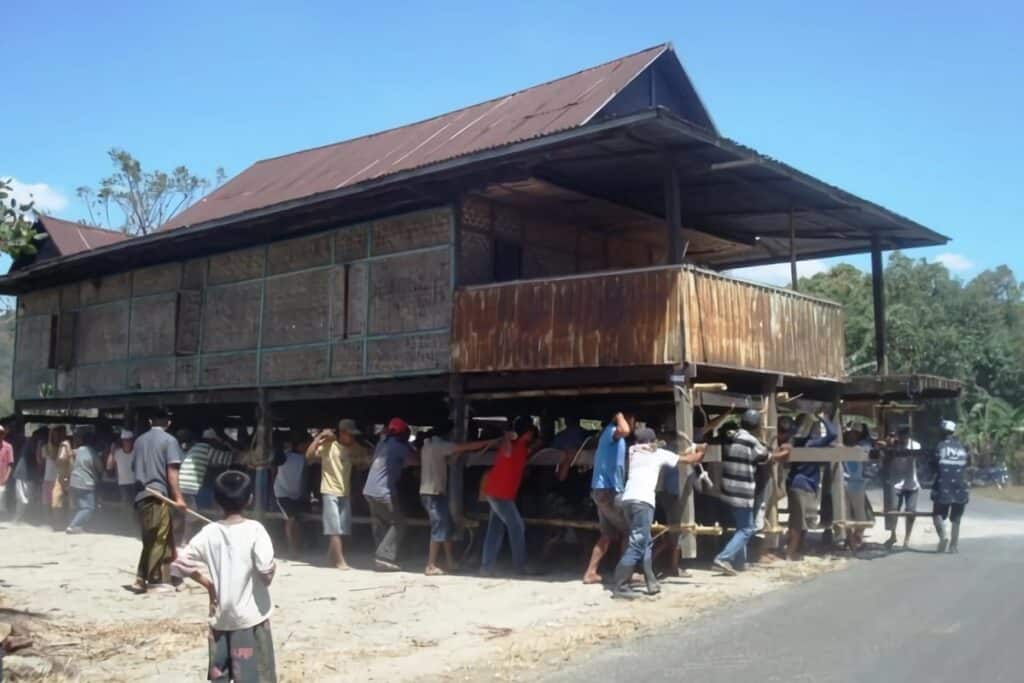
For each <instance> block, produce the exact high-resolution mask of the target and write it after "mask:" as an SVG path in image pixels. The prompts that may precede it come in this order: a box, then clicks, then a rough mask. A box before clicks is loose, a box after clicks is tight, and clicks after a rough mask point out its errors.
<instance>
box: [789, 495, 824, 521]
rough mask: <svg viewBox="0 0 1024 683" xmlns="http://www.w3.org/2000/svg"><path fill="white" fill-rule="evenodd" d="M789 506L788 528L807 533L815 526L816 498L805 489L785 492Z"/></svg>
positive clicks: (816, 518)
mask: <svg viewBox="0 0 1024 683" xmlns="http://www.w3.org/2000/svg"><path fill="white" fill-rule="evenodd" d="M786 500H787V503H788V505H789V528H790V529H797V530H799V531H809V530H810V529H813V528H814V527H815V526H817V522H818V496H817V495H815V494H814V492H813V491H807V490H805V489H789V490H788V491H787V492H786Z"/></svg>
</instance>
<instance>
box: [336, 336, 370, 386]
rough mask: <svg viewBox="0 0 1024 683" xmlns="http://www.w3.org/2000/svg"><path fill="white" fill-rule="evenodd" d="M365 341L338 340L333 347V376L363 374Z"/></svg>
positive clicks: (356, 375) (359, 375)
mask: <svg viewBox="0 0 1024 683" xmlns="http://www.w3.org/2000/svg"><path fill="white" fill-rule="evenodd" d="M364 344H365V342H362V341H357V342H338V343H336V344H334V346H333V347H332V348H331V376H332V377H338V378H342V379H343V378H350V377H361V376H362V375H363V346H364Z"/></svg>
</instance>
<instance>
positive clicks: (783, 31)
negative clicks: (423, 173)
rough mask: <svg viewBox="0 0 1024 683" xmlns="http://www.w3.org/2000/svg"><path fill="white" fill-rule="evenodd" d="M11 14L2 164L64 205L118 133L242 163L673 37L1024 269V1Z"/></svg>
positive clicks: (812, 140) (739, 119)
mask: <svg viewBox="0 0 1024 683" xmlns="http://www.w3.org/2000/svg"><path fill="white" fill-rule="evenodd" d="M0 15H2V16H3V17H4V19H5V20H6V21H5V24H6V26H7V30H6V31H5V37H4V42H5V49H4V55H5V64H6V66H7V69H6V72H7V75H8V78H7V84H6V86H7V89H8V94H7V96H6V98H5V99H7V101H8V102H10V100H11V99H12V98H16V99H17V100H18V101H20V102H21V103H22V104H23V106H20V107H17V108H12V107H10V106H7V107H5V110H6V111H5V112H4V117H3V123H2V126H3V153H2V154H0V175H4V176H13V177H14V178H16V179H17V180H18V181H19V183H21V184H23V185H26V186H27V185H31V186H34V192H35V196H36V198H37V199H38V200H39V201H40V203H41V204H42V205H43V206H44V207H45V208H48V209H50V210H51V211H53V212H54V213H56V214H57V215H60V216H63V217H67V218H72V219H76V218H81V217H83V216H84V209H83V207H81V206H80V205H79V204H78V202H77V200H76V199H75V198H74V190H75V188H76V187H77V186H79V185H82V184H93V183H95V182H96V181H98V180H99V179H100V178H101V177H103V176H104V175H106V174H107V173H108V172H109V170H110V166H109V162H108V160H107V158H106V154H105V153H106V150H107V149H109V148H111V147H114V146H118V147H123V148H125V149H128V150H129V151H131V152H132V153H133V154H135V155H136V156H137V157H138V158H139V159H140V160H141V161H142V162H143V165H144V166H146V167H149V168H163V169H170V168H171V167H173V166H176V165H179V164H186V165H188V166H190V167H191V168H192V169H193V170H194V171H196V172H199V173H202V174H207V175H212V173H213V171H214V169H215V168H216V167H217V166H223V167H224V168H225V169H226V170H227V172H228V174H229V175H232V174H234V173H237V172H239V171H241V170H243V169H244V168H245V167H246V166H248V165H249V164H250V163H252V162H253V161H255V160H257V159H260V158H263V157H267V156H273V155H277V154H282V153H287V152H291V151H295V150H298V149H303V148H307V147H312V146H316V145H321V144H325V143H329V142H334V141H337V140H342V139H345V138H349V137H352V136H355V135H360V134H364V133H369V132H373V131H376V130H381V129H384V128H388V127H391V126H395V125H400V124H403V123H408V122H410V121H415V120H418V119H421V118H425V117H428V116H432V115H435V114H438V113H442V112H445V111H448V110H450V109H454V108H457V107H459V106H463V105H466V104H471V103H474V102H477V101H480V100H483V99H487V98H490V97H493V96H496V95H500V94H503V93H505V92H508V91H512V90H516V89H519V88H522V87H526V86H529V85H532V84H534V83H537V82H540V81H543V80H547V79H550V78H553V77H557V76H560V75H563V74H566V73H569V72H572V71H575V70H577V69H580V68H584V67H587V66H591V65H593V64H596V63H599V62H602V61H606V60H608V59H612V58H614V57H617V56H619V55H622V54H626V53H629V52H633V51H636V50H639V49H641V48H644V47H648V46H650V45H654V44H657V43H660V42H664V41H672V42H673V43H674V44H675V46H676V50H677V52H678V53H679V55H680V57H681V59H682V60H683V63H684V65H685V67H686V68H687V70H688V71H689V73H690V77H691V78H692V79H693V81H694V83H695V85H696V87H697V89H698V90H699V92H700V93H701V95H702V97H703V99H704V101H705V104H706V105H707V107H708V108H709V110H710V112H711V115H712V117H713V118H714V119H715V122H716V124H717V125H718V127H719V130H720V131H722V133H723V134H725V135H727V136H729V137H732V138H734V139H737V140H739V141H741V142H743V143H744V144H748V145H750V146H752V147H754V148H756V149H758V150H759V151H761V152H763V153H765V154H769V155H771V156H774V157H777V158H780V159H782V160H784V161H786V162H788V163H790V164H792V165H794V166H796V167H797V168H800V169H801V170H804V171H807V172H809V173H812V174H814V175H816V176H818V177H819V178H822V179H823V180H826V181H828V182H830V183H834V184H837V185H839V186H841V187H843V188H844V189H847V190H850V191H852V192H854V193H857V194H859V195H861V196H863V197H865V198H868V199H871V200H873V201H875V202H878V203H880V204H882V205H884V206H886V207H888V208H891V209H893V210H895V211H897V212H899V213H901V214H904V215H906V216H909V217H911V218H913V219H915V220H917V221H919V222H921V223H923V224H925V225H927V226H929V227H932V228H934V229H936V230H938V231H939V232H942V233H944V234H946V235H949V236H950V237H952V238H953V242H952V243H951V244H949V245H947V246H946V247H942V248H935V249H927V250H918V251H917V252H914V253H915V255H919V256H923V257H927V258H939V259H942V260H944V261H945V262H947V264H948V265H950V266H951V267H952V268H953V270H954V271H955V272H956V273H957V274H958V275H961V276H963V277H969V276H970V275H972V274H974V273H976V272H978V271H979V270H980V269H983V268H987V267H992V266H995V265H999V264H1001V263H1007V264H1009V265H1010V266H1011V267H1013V268H1014V270H1015V271H1016V272H1017V273H1018V276H1024V237H1022V236H1021V227H1022V226H1021V219H1020V217H1021V216H1024V191H1022V182H1021V181H1022V176H1024V172H1022V166H1021V159H1024V134H1022V133H1021V132H1020V127H1019V121H1020V117H1021V111H1024V48H1022V47H1021V45H1022V43H1021V41H1020V35H1019V31H1020V27H1021V26H1024V6H1022V5H1020V4H1014V3H1010V2H989V3H970V4H964V3H948V2H901V3H891V2H885V3H883V2H859V3H800V2H774V3H764V2H750V3H741V2H735V3H696V2H678V0H677V1H676V2H666V3H642V4H629V3H621V2H617V3H605V2H593V1H592V2H587V3H573V4H568V3H566V4H565V6H562V7H558V6H554V5H552V4H551V3H540V2H537V3H535V2H520V3H465V4H460V3H444V2H438V3H432V4H430V5H429V6H428V5H427V4H426V3H423V4H422V6H420V5H413V4H408V5H407V4H405V3H352V4H349V3H339V2H302V1H297V2H291V3H280V2H273V3H263V2H258V1H252V2H245V3H230V2H217V3H211V2H203V3H197V2H187V1H184V0H183V1H181V2H177V3H174V4H173V5H171V4H165V3H138V2H132V3H128V2H121V3H117V2H89V3H79V2H70V1H68V2H47V1H45V0H38V1H37V2H35V3H31V4H29V3H25V2H15V3H13V4H10V5H8V6H6V7H5V9H4V10H2V12H0ZM854 262H855V263H857V264H858V265H863V264H864V260H862V259H854ZM824 265H825V264H822V263H817V262H815V263H809V264H804V265H803V266H802V269H803V270H802V272H804V273H809V272H813V271H815V270H818V269H821V268H822V267H824ZM785 272H786V271H785V268H783V269H775V270H773V269H770V268H769V269H768V270H766V271H761V272H760V273H758V274H757V275H758V276H760V277H766V278H769V279H779V278H780V277H784V276H785Z"/></svg>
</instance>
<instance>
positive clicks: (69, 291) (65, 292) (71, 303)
mask: <svg viewBox="0 0 1024 683" xmlns="http://www.w3.org/2000/svg"><path fill="white" fill-rule="evenodd" d="M81 305H82V286H81V283H78V282H74V283H72V284H70V285H64V286H63V287H61V288H60V310H62V311H73V310H75V309H76V308H78V307H79V306H81Z"/></svg>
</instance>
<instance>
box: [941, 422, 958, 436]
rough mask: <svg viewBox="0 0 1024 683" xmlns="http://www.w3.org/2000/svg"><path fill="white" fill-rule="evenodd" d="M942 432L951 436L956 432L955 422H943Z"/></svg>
mask: <svg viewBox="0 0 1024 683" xmlns="http://www.w3.org/2000/svg"><path fill="white" fill-rule="evenodd" d="M942 431H944V432H949V433H950V434H952V433H953V432H955V431H956V422H953V421H952V420H943V421H942Z"/></svg>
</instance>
